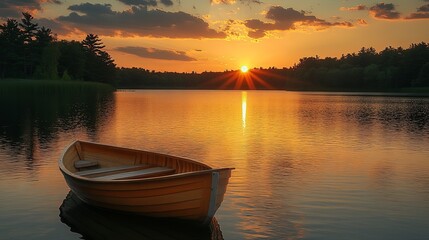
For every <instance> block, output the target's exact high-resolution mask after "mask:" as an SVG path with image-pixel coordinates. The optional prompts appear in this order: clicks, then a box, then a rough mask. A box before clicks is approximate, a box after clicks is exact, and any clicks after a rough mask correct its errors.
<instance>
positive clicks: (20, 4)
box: [0, 0, 62, 19]
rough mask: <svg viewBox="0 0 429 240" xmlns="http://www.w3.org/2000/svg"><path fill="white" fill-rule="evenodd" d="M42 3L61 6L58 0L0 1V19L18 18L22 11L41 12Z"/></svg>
mask: <svg viewBox="0 0 429 240" xmlns="http://www.w3.org/2000/svg"><path fill="white" fill-rule="evenodd" d="M42 2H49V3H54V4H62V2H61V1H59V0H18V1H17V0H0V19H1V18H8V17H11V18H16V17H20V16H21V12H24V11H33V10H41V5H40V4H41V3H42Z"/></svg>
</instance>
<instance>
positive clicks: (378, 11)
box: [369, 3, 401, 19]
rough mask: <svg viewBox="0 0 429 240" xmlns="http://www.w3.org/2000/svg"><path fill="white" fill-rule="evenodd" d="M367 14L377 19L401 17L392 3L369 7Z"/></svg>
mask: <svg viewBox="0 0 429 240" xmlns="http://www.w3.org/2000/svg"><path fill="white" fill-rule="evenodd" d="M369 12H370V13H371V14H372V15H373V16H374V17H375V18H379V19H399V18H400V17H401V16H400V14H399V12H397V11H396V9H395V5H393V4H392V3H378V4H376V5H375V6H373V7H371V8H370V9H369Z"/></svg>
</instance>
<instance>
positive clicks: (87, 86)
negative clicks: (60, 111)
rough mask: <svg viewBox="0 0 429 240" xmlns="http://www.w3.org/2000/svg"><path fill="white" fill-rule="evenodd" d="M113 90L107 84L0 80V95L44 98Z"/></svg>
mask: <svg viewBox="0 0 429 240" xmlns="http://www.w3.org/2000/svg"><path fill="white" fill-rule="evenodd" d="M114 91H115V89H114V88H113V87H112V86H111V85H108V84H103V83H98V82H83V81H58V80H57V81H54V80H31V79H3V80H0V95H8V96H10V95H15V97H19V96H22V95H24V96H26V97H28V96H46V95H61V96H64V95H81V94H82V95H86V94H89V93H101V94H103V93H111V92H114Z"/></svg>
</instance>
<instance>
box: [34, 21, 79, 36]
mask: <svg viewBox="0 0 429 240" xmlns="http://www.w3.org/2000/svg"><path fill="white" fill-rule="evenodd" d="M34 22H36V23H37V24H39V26H43V27H46V28H50V29H51V30H52V32H53V33H54V34H59V35H67V34H69V33H70V32H72V31H73V29H70V28H69V27H67V25H64V24H61V23H60V22H58V21H56V20H53V19H47V18H39V19H35V20H34Z"/></svg>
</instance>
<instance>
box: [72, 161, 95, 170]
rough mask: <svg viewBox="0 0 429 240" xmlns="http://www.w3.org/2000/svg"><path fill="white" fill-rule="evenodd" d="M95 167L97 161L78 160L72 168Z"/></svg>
mask: <svg viewBox="0 0 429 240" xmlns="http://www.w3.org/2000/svg"><path fill="white" fill-rule="evenodd" d="M96 166H98V161H91V160H79V161H76V162H74V167H75V168H76V169H81V168H89V167H96Z"/></svg>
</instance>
